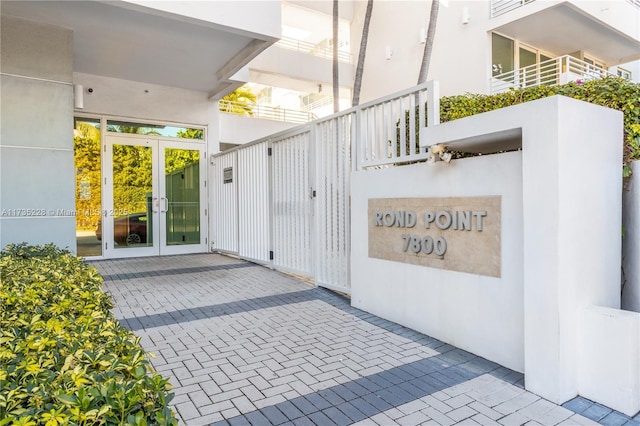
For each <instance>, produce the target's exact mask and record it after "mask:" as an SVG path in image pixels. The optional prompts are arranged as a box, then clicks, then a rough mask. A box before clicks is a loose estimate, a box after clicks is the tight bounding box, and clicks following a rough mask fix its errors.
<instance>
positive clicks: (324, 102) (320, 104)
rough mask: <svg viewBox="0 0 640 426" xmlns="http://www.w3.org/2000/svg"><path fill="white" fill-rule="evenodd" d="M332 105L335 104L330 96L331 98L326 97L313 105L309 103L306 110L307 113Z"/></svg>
mask: <svg viewBox="0 0 640 426" xmlns="http://www.w3.org/2000/svg"><path fill="white" fill-rule="evenodd" d="M332 104H333V96H331V95H329V96H325V97H324V98H320V99H318V100H315V101H313V102H311V103H308V104H307V105H305V107H304V109H305V110H306V111H313V110H314V109H318V108H322V107H325V106H327V105H332Z"/></svg>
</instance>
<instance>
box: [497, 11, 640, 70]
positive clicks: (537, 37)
mask: <svg viewBox="0 0 640 426" xmlns="http://www.w3.org/2000/svg"><path fill="white" fill-rule="evenodd" d="M630 7H631V9H633V6H631V5H630ZM493 31H496V32H499V33H501V34H504V35H506V36H509V37H512V38H514V39H517V40H519V41H520V42H523V43H526V44H528V45H531V46H532V47H535V48H537V49H541V50H543V51H547V52H549V53H552V54H554V55H565V54H569V53H573V52H577V51H584V52H586V53H587V54H589V55H592V56H594V57H596V58H597V59H600V60H602V61H604V62H605V63H606V64H607V65H608V66H612V65H617V64H620V63H625V62H629V61H632V60H635V59H639V58H640V42H639V41H638V40H637V39H635V40H634V39H633V38H631V37H629V36H627V35H625V34H623V33H622V32H620V31H617V30H616V29H615V28H612V27H610V26H608V25H606V24H604V23H603V22H601V21H599V20H597V19H596V18H594V17H593V16H590V15H587V14H585V13H583V12H581V11H580V10H578V9H577V8H576V7H574V6H572V5H571V4H570V3H562V4H560V5H558V6H554V7H550V8H547V9H543V10H541V11H539V12H537V13H534V14H531V15H528V16H526V17H523V18H521V19H518V20H515V21H512V22H509V23H507V24H505V25H501V26H499V27H496V28H494V29H493Z"/></svg>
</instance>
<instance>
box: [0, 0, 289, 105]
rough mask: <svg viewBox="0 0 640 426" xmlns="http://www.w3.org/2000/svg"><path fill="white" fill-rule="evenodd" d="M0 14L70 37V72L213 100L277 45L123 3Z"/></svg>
mask: <svg viewBox="0 0 640 426" xmlns="http://www.w3.org/2000/svg"><path fill="white" fill-rule="evenodd" d="M210 4H211V7H216V4H215V2H210ZM237 4H238V13H239V14H242V13H244V12H243V10H244V7H243V5H242V2H238V3H237ZM201 7H202V6H201ZM1 12H2V14H3V15H9V16H15V17H19V18H23V19H28V20H32V21H37V22H42V23H46V24H50V25H55V26H59V27H64V28H69V29H71V30H72V31H73V57H74V67H73V69H74V71H75V72H80V73H85V74H94V75H100V76H105V77H111V78H118V79H124V80H131V81H137V82H145V83H150V84H157V85H163V86H170V87H178V88H182V89H188V90H196V91H202V92H207V93H208V94H209V97H210V98H212V99H218V98H220V97H222V96H224V95H225V94H227V93H228V92H229V91H230V90H233V88H235V87H237V86H238V82H237V81H235V80H234V79H233V77H234V75H236V74H237V73H238V71H239V70H241V69H242V68H243V67H244V66H246V65H247V64H248V63H249V62H250V61H251V60H252V59H253V58H255V57H256V56H257V55H258V54H259V53H260V52H262V51H263V50H265V49H266V48H267V47H269V46H270V45H272V44H273V43H274V42H276V41H277V38H275V37H273V36H269V35H261V34H257V33H256V32H250V31H247V30H240V29H238V28H228V27H225V26H223V25H219V24H214V23H211V22H208V21H202V20H198V19H194V18H191V17H186V16H183V15H177V14H170V13H157V11H156V10H154V9H152V8H145V7H131V4H129V3H127V2H121V1H108V2H101V1H57V0H53V1H52V0H50V1H6V0H3V1H2V9H1Z"/></svg>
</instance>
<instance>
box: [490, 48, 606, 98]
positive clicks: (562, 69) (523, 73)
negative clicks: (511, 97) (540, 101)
mask: <svg viewBox="0 0 640 426" xmlns="http://www.w3.org/2000/svg"><path fill="white" fill-rule="evenodd" d="M607 76H615V74H613V73H611V72H609V71H607V70H605V69H603V68H600V67H598V66H596V65H593V64H589V63H587V62H585V61H582V60H580V59H578V58H574V57H573V56H568V55H565V56H559V57H557V58H553V59H549V60H547V61H543V62H540V63H537V64H533V65H529V66H528V67H524V68H518V69H516V70H513V71H509V72H505V73H502V74H499V75H496V76H493V77H491V93H500V92H504V91H507V90H510V89H521V88H524V87H533V86H553V85H556V84H565V83H568V82H570V81H578V80H582V81H585V80H593V79H597V78H603V77H607Z"/></svg>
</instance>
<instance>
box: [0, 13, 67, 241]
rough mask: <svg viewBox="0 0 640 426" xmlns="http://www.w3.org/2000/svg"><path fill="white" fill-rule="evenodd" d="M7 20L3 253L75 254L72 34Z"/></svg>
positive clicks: (0, 115)
mask: <svg viewBox="0 0 640 426" xmlns="http://www.w3.org/2000/svg"><path fill="white" fill-rule="evenodd" d="M1 19H2V22H1V48H0V52H1V57H0V64H1V68H0V72H1V74H0V87H1V89H0V90H1V92H2V96H1V108H0V121H1V126H0V128H1V130H0V181H1V183H0V212H1V214H0V246H1V247H4V246H5V245H7V244H9V243H20V242H28V243H30V244H42V243H49V242H53V243H55V244H57V245H58V246H61V247H69V248H71V249H72V250H74V251H75V246H76V242H75V217H73V216H70V215H69V213H70V212H73V211H74V209H75V195H74V192H75V190H74V188H75V173H74V158H73V86H72V71H73V51H72V32H71V31H70V30H68V29H64V28H58V27H54V26H50V25H44V24H40V23H36V22H31V21H27V20H23V19H18V18H13V17H8V16H2V17H1Z"/></svg>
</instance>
